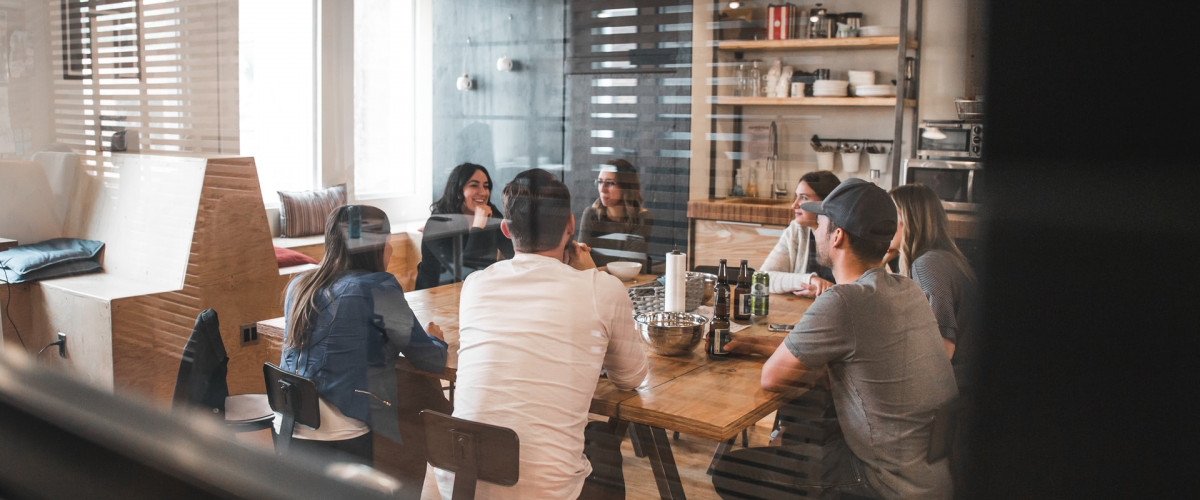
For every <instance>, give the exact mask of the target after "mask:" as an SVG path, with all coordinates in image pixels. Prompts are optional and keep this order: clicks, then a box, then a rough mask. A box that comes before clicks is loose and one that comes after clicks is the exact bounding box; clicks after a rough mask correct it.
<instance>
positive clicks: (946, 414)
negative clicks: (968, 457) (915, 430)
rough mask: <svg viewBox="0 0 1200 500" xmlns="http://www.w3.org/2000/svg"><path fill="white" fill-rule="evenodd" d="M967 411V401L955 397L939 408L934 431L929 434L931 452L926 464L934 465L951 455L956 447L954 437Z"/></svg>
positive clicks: (934, 417)
mask: <svg viewBox="0 0 1200 500" xmlns="http://www.w3.org/2000/svg"><path fill="white" fill-rule="evenodd" d="M965 410H966V399H964V398H963V397H962V396H955V397H954V398H953V399H951V400H949V401H947V402H945V403H943V404H942V406H941V408H938V410H937V413H935V414H934V416H933V429H932V431H931V432H930V434H929V451H928V453H927V454H926V455H925V461H926V462H929V463H933V462H936V461H938V460H941V459H943V458H946V457H947V456H949V455H950V450H951V448H953V447H954V437H955V435H956V434H957V433H958V426H959V425H961V424H962V418H963V414H964V412H965Z"/></svg>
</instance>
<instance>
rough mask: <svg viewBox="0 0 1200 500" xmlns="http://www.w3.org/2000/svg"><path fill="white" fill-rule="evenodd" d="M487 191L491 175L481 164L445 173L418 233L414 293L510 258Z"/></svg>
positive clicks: (496, 210)
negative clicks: (443, 184) (442, 185)
mask: <svg viewBox="0 0 1200 500" xmlns="http://www.w3.org/2000/svg"><path fill="white" fill-rule="evenodd" d="M492 187H493V186H492V176H491V175H490V174H488V171H487V169H486V168H483V166H482V165H476V164H474V163H463V164H461V165H459V166H457V167H454V170H453V171H451V172H450V178H449V179H446V189H445V191H444V192H443V193H442V197H441V198H439V199H438V200H437V201H435V202H433V205H430V207H429V211H430V217H429V220H428V221H426V222H425V228H424V229H423V230H422V232H423V233H424V235H423V236H422V238H421V263H420V264H419V265H417V290H421V289H425V288H430V287H435V286H438V285H445V284H447V283H454V282H457V281H461V280H462V279H463V278H465V277H466V276H467V275H468V274H471V272H472V271H476V270H479V269H483V268H485V267H487V266H489V265H491V264H493V263H495V262H496V260H497V258H498V257H497V254H499V256H500V257H502V258H505V259H510V258H512V256H513V245H512V240H509V239H508V238H507V237H505V236H504V235H503V234H501V232H500V227H499V220H500V219H502V218H504V215H503V214H501V213H500V209H499V208H496V206H495V205H493V204H492V202H491V195H492ZM458 265H461V272H458V271H456V266H458Z"/></svg>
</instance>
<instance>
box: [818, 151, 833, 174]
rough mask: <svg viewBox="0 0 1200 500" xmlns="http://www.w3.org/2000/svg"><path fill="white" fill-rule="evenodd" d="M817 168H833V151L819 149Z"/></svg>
mask: <svg viewBox="0 0 1200 500" xmlns="http://www.w3.org/2000/svg"><path fill="white" fill-rule="evenodd" d="M817 170H833V151H817Z"/></svg>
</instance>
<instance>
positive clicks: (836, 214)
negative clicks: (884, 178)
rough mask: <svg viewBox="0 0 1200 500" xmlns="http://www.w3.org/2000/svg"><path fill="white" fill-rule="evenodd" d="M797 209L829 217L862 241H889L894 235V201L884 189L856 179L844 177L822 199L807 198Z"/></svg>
mask: <svg viewBox="0 0 1200 500" xmlns="http://www.w3.org/2000/svg"><path fill="white" fill-rule="evenodd" d="M800 209H801V210H804V211H806V212H812V213H814V214H817V215H824V216H826V217H829V220H831V221H833V223H834V224H835V225H837V227H840V228H842V230H844V231H846V232H848V233H850V234H852V235H854V236H855V237H858V238H862V239H865V240H871V241H879V242H886V241H892V236H895V234H896V204H895V203H893V202H892V197H890V196H888V194H887V192H886V191H884V190H883V188H880V187H879V186H876V185H874V184H871V183H870V182H867V181H864V180H862V179H858V178H851V179H847V180H846V181H844V182H842V183H841V184H838V186H837V187H835V188H833V191H830V192H829V196H826V197H825V200H824V201H810V202H808V203H804V204H801V205H800Z"/></svg>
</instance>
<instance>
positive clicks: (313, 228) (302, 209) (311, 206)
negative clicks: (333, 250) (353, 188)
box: [278, 184, 346, 238]
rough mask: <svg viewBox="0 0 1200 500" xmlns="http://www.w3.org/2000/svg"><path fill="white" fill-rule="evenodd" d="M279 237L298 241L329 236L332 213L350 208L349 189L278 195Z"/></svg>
mask: <svg viewBox="0 0 1200 500" xmlns="http://www.w3.org/2000/svg"><path fill="white" fill-rule="evenodd" d="M278 193H279V235H280V236H283V237H284V238H296V237H300V236H308V235H312V234H321V233H324V232H325V219H326V218H328V217H329V212H332V211H333V209H335V208H337V207H340V206H342V205H345V204H346V185H345V184H338V185H336V186H333V187H328V188H325V189H315V190H312V191H278Z"/></svg>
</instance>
